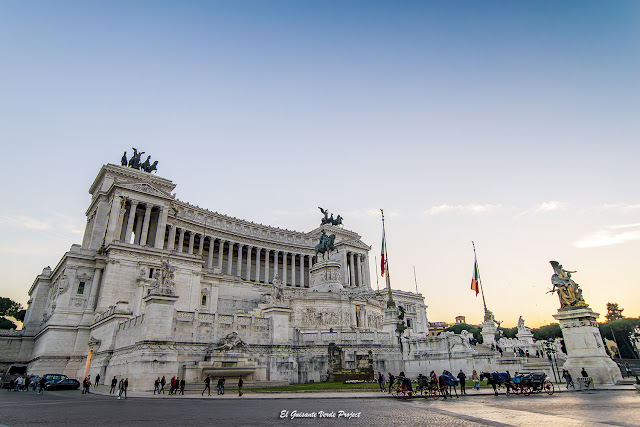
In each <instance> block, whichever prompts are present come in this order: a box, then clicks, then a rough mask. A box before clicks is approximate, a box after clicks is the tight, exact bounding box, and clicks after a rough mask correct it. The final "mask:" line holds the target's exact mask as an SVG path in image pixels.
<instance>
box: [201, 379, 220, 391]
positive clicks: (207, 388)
mask: <svg viewBox="0 0 640 427" xmlns="http://www.w3.org/2000/svg"><path fill="white" fill-rule="evenodd" d="M219 385H220V380H218V386H219ZM205 391H208V392H209V396H211V377H210V376H209V375H207V378H205V379H204V390H202V395H203V396H204V392H205ZM218 394H220V389H219V388H218Z"/></svg>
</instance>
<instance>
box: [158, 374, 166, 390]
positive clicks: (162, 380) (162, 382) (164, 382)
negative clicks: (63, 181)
mask: <svg viewBox="0 0 640 427" xmlns="http://www.w3.org/2000/svg"><path fill="white" fill-rule="evenodd" d="M166 383H167V380H166V379H164V375H163V376H162V379H161V380H160V391H161V392H162V394H164V385H165V384H166ZM160 391H159V392H158V394H160Z"/></svg>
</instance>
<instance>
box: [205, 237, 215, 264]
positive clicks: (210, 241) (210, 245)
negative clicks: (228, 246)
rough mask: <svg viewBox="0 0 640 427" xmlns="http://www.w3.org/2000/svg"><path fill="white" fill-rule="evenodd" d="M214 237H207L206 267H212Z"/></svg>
mask: <svg viewBox="0 0 640 427" xmlns="http://www.w3.org/2000/svg"><path fill="white" fill-rule="evenodd" d="M215 242H216V241H215V239H214V238H213V237H209V256H208V258H207V268H213V245H214V244H215Z"/></svg>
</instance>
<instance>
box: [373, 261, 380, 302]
mask: <svg viewBox="0 0 640 427" xmlns="http://www.w3.org/2000/svg"><path fill="white" fill-rule="evenodd" d="M373 259H374V264H375V265H376V288H378V293H377V295H380V283H378V257H377V256H374V257H373Z"/></svg>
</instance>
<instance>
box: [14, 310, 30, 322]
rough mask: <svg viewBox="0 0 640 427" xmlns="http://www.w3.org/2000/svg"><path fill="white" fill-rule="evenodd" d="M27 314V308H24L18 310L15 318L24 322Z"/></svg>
mask: <svg viewBox="0 0 640 427" xmlns="http://www.w3.org/2000/svg"><path fill="white" fill-rule="evenodd" d="M26 314H27V310H25V309H22V310H20V311H18V312H17V313H16V314H15V316H13V318H14V319H16V320H19V321H21V322H24V316H25V315H26Z"/></svg>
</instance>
